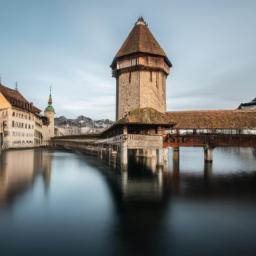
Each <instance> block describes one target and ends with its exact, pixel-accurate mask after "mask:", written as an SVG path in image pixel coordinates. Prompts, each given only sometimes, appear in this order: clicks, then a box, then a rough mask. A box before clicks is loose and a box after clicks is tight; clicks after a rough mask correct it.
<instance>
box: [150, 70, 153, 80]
mask: <svg viewBox="0 0 256 256" xmlns="http://www.w3.org/2000/svg"><path fill="white" fill-rule="evenodd" d="M152 81H153V78H152V71H150V82H152Z"/></svg>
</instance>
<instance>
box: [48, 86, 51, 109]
mask: <svg viewBox="0 0 256 256" xmlns="http://www.w3.org/2000/svg"><path fill="white" fill-rule="evenodd" d="M48 105H49V106H51V105H52V87H51V86H50V94H49V100H48Z"/></svg>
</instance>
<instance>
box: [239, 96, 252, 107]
mask: <svg viewBox="0 0 256 256" xmlns="http://www.w3.org/2000/svg"><path fill="white" fill-rule="evenodd" d="M251 106H256V98H255V99H253V100H252V101H250V102H247V103H241V104H240V106H239V107H238V108H239V109H241V108H242V107H251Z"/></svg>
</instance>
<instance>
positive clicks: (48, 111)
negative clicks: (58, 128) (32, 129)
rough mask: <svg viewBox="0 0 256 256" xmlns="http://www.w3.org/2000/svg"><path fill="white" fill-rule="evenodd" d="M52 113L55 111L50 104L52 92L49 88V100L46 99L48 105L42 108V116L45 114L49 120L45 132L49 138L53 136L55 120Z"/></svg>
mask: <svg viewBox="0 0 256 256" xmlns="http://www.w3.org/2000/svg"><path fill="white" fill-rule="evenodd" d="M54 115H55V111H54V108H53V106H52V93H51V89H50V95H49V100H48V106H47V107H46V108H45V110H44V116H46V117H47V118H48V120H49V125H48V127H47V130H48V131H47V134H46V138H47V139H50V138H51V137H54V127H55V122H54Z"/></svg>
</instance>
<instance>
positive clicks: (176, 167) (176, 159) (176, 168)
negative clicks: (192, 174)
mask: <svg viewBox="0 0 256 256" xmlns="http://www.w3.org/2000/svg"><path fill="white" fill-rule="evenodd" d="M172 163H173V166H172V168H173V173H174V174H175V175H177V174H178V173H179V172H180V148H179V147H175V148H173V153H172Z"/></svg>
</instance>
